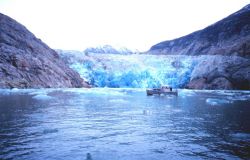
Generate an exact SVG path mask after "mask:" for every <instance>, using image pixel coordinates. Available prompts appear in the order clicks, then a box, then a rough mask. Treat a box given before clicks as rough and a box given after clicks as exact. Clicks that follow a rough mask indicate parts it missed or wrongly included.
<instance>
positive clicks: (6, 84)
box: [0, 13, 87, 88]
mask: <svg viewBox="0 0 250 160" xmlns="http://www.w3.org/2000/svg"><path fill="white" fill-rule="evenodd" d="M84 86H86V87H87V84H86V83H85V82H84V81H83V80H82V79H81V78H80V76H79V74H78V73H76V72H75V71H73V70H72V69H70V68H69V67H68V66H66V65H65V63H64V62H63V61H62V60H61V59H60V58H59V56H58V54H57V53H56V52H55V51H54V50H52V49H50V48H49V47H48V46H47V45H46V44H45V43H43V42H42V41H41V40H40V39H37V38H36V37H35V36H34V35H33V34H32V33H31V32H30V31H28V30H27V29H26V28H25V27H24V26H23V25H21V24H19V23H18V22H16V21H15V20H13V19H11V18H10V17H8V16H5V15H3V14H1V13H0V88H14V87H16V88H43V87H55V88H56V87H84Z"/></svg>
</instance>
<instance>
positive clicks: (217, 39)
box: [148, 5, 250, 90]
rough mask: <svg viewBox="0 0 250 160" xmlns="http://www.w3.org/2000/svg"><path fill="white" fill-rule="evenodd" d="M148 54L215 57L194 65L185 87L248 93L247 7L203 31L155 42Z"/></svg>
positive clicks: (249, 35) (249, 19) (249, 10)
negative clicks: (234, 90)
mask: <svg viewBox="0 0 250 160" xmlns="http://www.w3.org/2000/svg"><path fill="white" fill-rule="evenodd" d="M148 53H151V54H167V55H177V54H178V55H179V54H182V55H194V56H198V55H216V56H208V59H206V60H203V61H201V62H199V63H198V65H196V66H195V68H194V70H193V72H192V75H191V79H190V82H189V83H187V85H186V88H190V89H246V90H250V59H249V58H250V5H247V6H245V7H244V8H242V9H241V10H239V11H238V12H236V13H234V14H232V15H230V16H228V17H226V18H224V19H223V20H221V21H219V22H217V23H215V24H213V25H211V26H208V27H207V28H205V29H203V30H200V31H196V32H194V33H191V34H189V35H186V36H184V37H181V38H177V39H174V40H169V41H164V42H161V43H158V44H156V45H154V46H152V47H151V49H150V50H149V51H148Z"/></svg>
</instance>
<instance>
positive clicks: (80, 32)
mask: <svg viewBox="0 0 250 160" xmlns="http://www.w3.org/2000/svg"><path fill="white" fill-rule="evenodd" d="M249 2H250V1H249V0H0V12H1V13H4V14H6V15H8V16H10V17H12V18H14V19H15V20H17V21H18V22H20V23H22V24H23V25H25V26H26V27H27V28H28V29H29V30H30V31H31V32H33V33H34V34H35V35H36V36H37V37H38V38H40V39H42V40H43V41H44V42H45V43H47V44H48V45H49V46H50V47H52V48H55V49H74V50H83V49H84V48H86V47H88V46H97V45H104V44H111V45H116V46H117V45H118V46H125V47H128V48H132V49H139V50H141V51H144V50H147V49H149V48H150V47H151V46H152V45H153V44H156V43H158V42H161V41H164V40H169V39H173V38H177V37H180V36H183V35H186V34H188V33H191V32H193V31H196V30H198V29H202V28H204V27H206V26H208V25H210V24H212V23H214V22H216V21H218V20H220V19H222V18H224V17H226V16H228V15H229V14H231V13H233V12H235V11H237V10H239V9H241V8H242V7H244V6H245V5H247V4H248V3H249Z"/></svg>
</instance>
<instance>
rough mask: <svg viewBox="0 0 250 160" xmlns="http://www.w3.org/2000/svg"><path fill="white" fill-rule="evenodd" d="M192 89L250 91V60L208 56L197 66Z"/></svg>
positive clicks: (191, 82) (188, 86)
mask: <svg viewBox="0 0 250 160" xmlns="http://www.w3.org/2000/svg"><path fill="white" fill-rule="evenodd" d="M186 88H190V89H242V90H249V89H250V59H247V58H243V57H238V56H207V57H204V58H203V59H201V60H200V62H199V63H198V64H197V65H196V66H195V68H194V70H193V72H192V74H191V80H190V82H189V83H188V84H187V85H186Z"/></svg>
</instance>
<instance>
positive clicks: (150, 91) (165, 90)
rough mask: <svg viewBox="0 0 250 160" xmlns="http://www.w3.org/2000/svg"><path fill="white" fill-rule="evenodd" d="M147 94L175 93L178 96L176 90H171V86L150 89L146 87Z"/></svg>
mask: <svg viewBox="0 0 250 160" xmlns="http://www.w3.org/2000/svg"><path fill="white" fill-rule="evenodd" d="M146 92H147V96H152V95H154V94H158V95H161V94H163V95H175V96H178V91H177V90H175V91H173V90H172V88H171V87H165V86H163V87H161V88H152V89H146Z"/></svg>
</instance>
